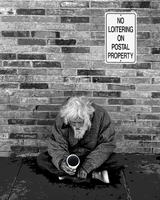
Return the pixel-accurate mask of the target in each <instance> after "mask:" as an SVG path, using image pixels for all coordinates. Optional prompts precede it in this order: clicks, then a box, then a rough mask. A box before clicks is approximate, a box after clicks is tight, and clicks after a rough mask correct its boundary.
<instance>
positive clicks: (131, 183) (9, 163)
mask: <svg viewBox="0 0 160 200" xmlns="http://www.w3.org/2000/svg"><path fill="white" fill-rule="evenodd" d="M123 156H124V159H125V166H126V168H125V169H124V170H123V171H121V173H120V176H119V177H117V180H116V182H114V183H112V184H108V185H107V184H103V183H101V182H100V181H91V182H90V183H79V184H78V183H71V182H68V181H62V182H59V181H57V180H55V178H54V177H51V176H50V175H46V176H44V174H42V172H41V171H39V170H38V168H37V165H36V158H35V157H30V158H0V200H32V199H33V200H38V199H40V200H41V199H43V200H50V199H52V200H53V199H54V200H63V199H69V200H80V199H81V200H89V199H91V200H160V156H158V155H141V154H125V155H123Z"/></svg>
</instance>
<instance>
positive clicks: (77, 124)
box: [70, 118, 87, 139]
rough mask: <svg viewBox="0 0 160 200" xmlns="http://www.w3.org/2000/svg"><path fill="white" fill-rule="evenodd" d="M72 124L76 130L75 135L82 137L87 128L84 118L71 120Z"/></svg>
mask: <svg viewBox="0 0 160 200" xmlns="http://www.w3.org/2000/svg"><path fill="white" fill-rule="evenodd" d="M70 125H71V127H72V128H73V130H74V137H75V138H78V139H81V138H82V137H83V136H84V134H85V132H86V130H87V129H86V127H85V126H84V120H83V119H81V118H77V119H75V120H72V121H70Z"/></svg>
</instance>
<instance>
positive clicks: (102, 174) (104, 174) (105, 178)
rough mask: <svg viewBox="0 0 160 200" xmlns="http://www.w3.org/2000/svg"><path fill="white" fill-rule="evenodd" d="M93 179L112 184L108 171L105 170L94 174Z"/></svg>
mask: <svg viewBox="0 0 160 200" xmlns="http://www.w3.org/2000/svg"><path fill="white" fill-rule="evenodd" d="M92 178H93V179H98V180H100V181H102V182H104V183H110V181H109V176H108V171H107V170H104V171H101V172H92Z"/></svg>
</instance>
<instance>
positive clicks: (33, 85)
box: [20, 83, 48, 89]
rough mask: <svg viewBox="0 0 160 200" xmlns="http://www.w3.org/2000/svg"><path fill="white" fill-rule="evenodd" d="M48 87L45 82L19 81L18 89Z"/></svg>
mask: <svg viewBox="0 0 160 200" xmlns="http://www.w3.org/2000/svg"><path fill="white" fill-rule="evenodd" d="M33 88H34V89H48V84H47V83H21V84H20V89H33Z"/></svg>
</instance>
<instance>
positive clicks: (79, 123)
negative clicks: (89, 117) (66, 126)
mask: <svg viewBox="0 0 160 200" xmlns="http://www.w3.org/2000/svg"><path fill="white" fill-rule="evenodd" d="M70 125H71V126H72V127H74V128H75V129H76V130H80V129H81V128H82V127H83V126H84V120H83V119H81V118H77V119H74V120H72V121H70Z"/></svg>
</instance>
